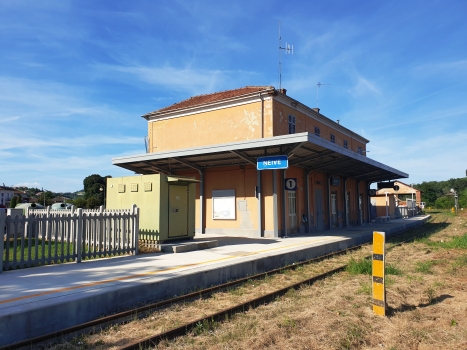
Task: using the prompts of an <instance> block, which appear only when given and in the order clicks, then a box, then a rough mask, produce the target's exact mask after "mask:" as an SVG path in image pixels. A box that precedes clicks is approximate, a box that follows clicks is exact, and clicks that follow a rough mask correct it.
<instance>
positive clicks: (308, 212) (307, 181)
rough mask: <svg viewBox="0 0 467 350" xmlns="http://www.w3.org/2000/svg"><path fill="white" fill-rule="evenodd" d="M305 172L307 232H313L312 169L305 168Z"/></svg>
mask: <svg viewBox="0 0 467 350" xmlns="http://www.w3.org/2000/svg"><path fill="white" fill-rule="evenodd" d="M303 173H304V174H305V191H306V192H305V193H306V195H305V213H306V219H307V222H306V226H305V232H306V233H310V232H311V220H310V173H311V170H308V169H305V171H304V172H303Z"/></svg>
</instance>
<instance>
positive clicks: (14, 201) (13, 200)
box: [10, 196, 16, 208]
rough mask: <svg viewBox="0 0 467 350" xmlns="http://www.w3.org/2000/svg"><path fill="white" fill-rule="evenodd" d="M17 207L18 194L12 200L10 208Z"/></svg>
mask: <svg viewBox="0 0 467 350" xmlns="http://www.w3.org/2000/svg"><path fill="white" fill-rule="evenodd" d="M14 207H16V196H14V197H13V198H12V199H11V201H10V208H14Z"/></svg>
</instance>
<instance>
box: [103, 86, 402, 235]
mask: <svg viewBox="0 0 467 350" xmlns="http://www.w3.org/2000/svg"><path fill="white" fill-rule="evenodd" d="M143 118H145V119H146V120H147V122H148V146H147V153H145V154H139V155H133V156H126V157H119V158H114V159H113V161H112V162H113V164H114V165H117V166H120V167H123V168H126V169H129V170H131V171H134V172H135V173H136V174H142V175H144V174H168V175H172V176H180V177H191V178H193V179H194V180H196V186H195V187H196V193H190V194H189V195H190V196H193V195H194V196H195V208H196V209H195V211H196V215H195V230H196V232H197V233H214V234H218V235H227V236H244V237H283V236H286V235H289V234H292V233H296V232H300V233H312V232H320V231H325V230H333V229H336V228H342V227H349V226H358V225H364V224H366V223H369V222H371V218H370V215H369V213H370V197H369V187H370V184H371V183H375V182H380V181H385V180H393V179H399V178H407V177H408V174H406V173H404V172H402V171H400V170H397V169H394V168H392V167H390V166H388V165H385V164H382V163H380V162H377V161H375V160H372V159H370V158H368V157H367V156H366V145H367V143H368V142H369V141H368V140H367V139H365V138H364V137H362V136H360V135H358V134H357V133H355V132H353V131H351V130H350V129H348V128H346V127H344V126H343V125H341V124H340V123H339V121H334V120H331V119H329V118H327V117H325V116H324V115H323V114H321V113H320V110H319V109H318V108H310V107H308V106H306V105H304V104H302V103H300V102H299V101H297V100H295V99H293V98H292V97H290V96H289V95H287V93H286V90H285V89H281V90H278V89H275V88H274V87H272V86H247V87H244V88H240V89H236V90H229V91H223V92H217V93H212V94H207V95H200V96H195V97H192V98H189V99H187V100H184V101H182V102H179V103H176V104H174V105H171V106H168V107H165V108H162V109H159V110H157V111H155V112H151V113H148V114H145V115H143ZM264 157H269V158H266V163H264V164H263V165H265V166H266V169H265V170H258V168H259V165H261V164H259V163H258V162H260V161H261V158H264ZM280 159H287V161H288V168H287V169H271V168H270V167H268V164H269V165H272V167H274V166H275V163H274V161H276V162H277V161H280ZM268 160H269V162H270V163H268ZM260 167H261V166H260ZM171 238H174V239H175V238H177V239H179V238H183V236H176V237H171ZM145 239H149V240H154V241H158V240H159V239H158V237H157V235H155V236H153V237H145Z"/></svg>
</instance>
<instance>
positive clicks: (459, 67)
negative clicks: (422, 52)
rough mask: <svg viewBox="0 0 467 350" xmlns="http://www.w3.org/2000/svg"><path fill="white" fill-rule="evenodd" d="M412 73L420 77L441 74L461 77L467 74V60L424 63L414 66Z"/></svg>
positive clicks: (444, 76)
mask: <svg viewBox="0 0 467 350" xmlns="http://www.w3.org/2000/svg"><path fill="white" fill-rule="evenodd" d="M412 73H413V74H414V75H416V76H417V77H420V78H425V77H432V76H436V77H439V76H440V75H442V76H443V78H446V77H448V76H451V77H456V78H459V77H460V76H463V75H465V74H467V60H460V61H447V62H438V63H428V64H422V65H419V66H417V67H415V68H413V69H412Z"/></svg>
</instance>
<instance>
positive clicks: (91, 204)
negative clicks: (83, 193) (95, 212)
mask: <svg viewBox="0 0 467 350" xmlns="http://www.w3.org/2000/svg"><path fill="white" fill-rule="evenodd" d="M99 205H101V201H100V200H99V199H98V198H96V197H90V198H88V200H87V207H88V208H89V209H94V208H95V207H98V206H99Z"/></svg>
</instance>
